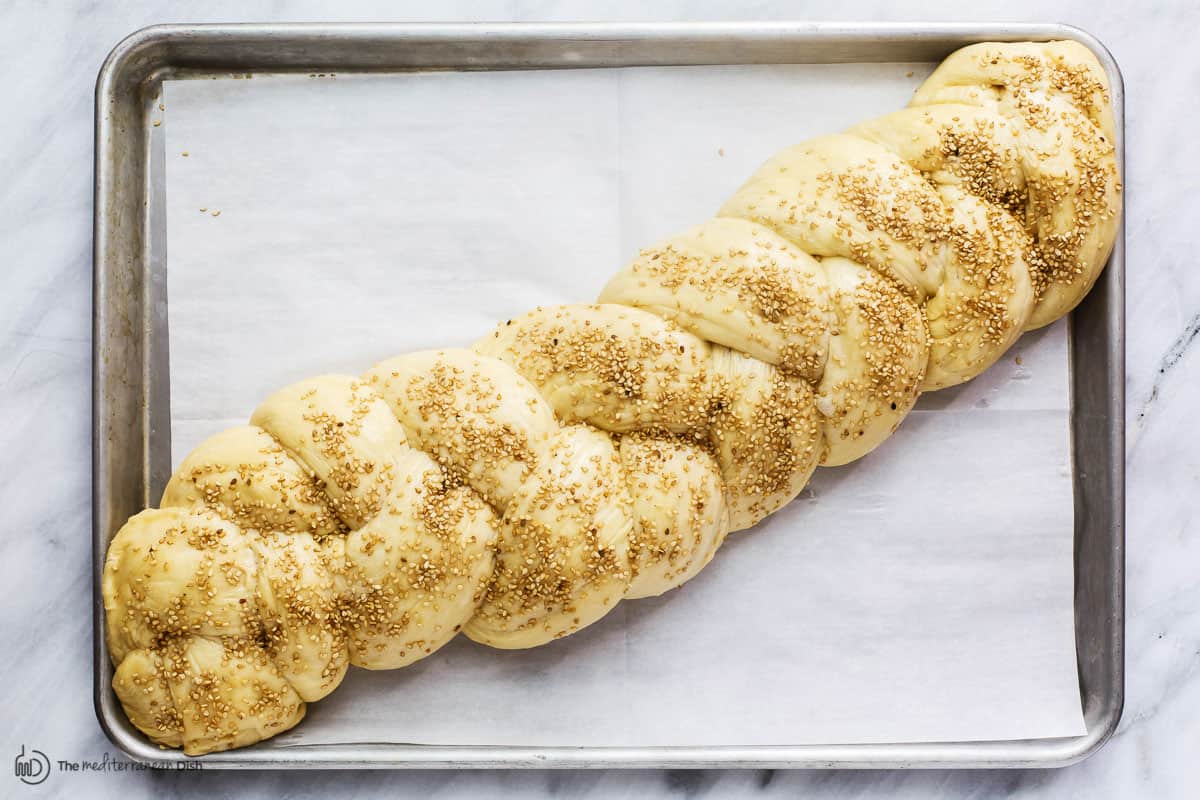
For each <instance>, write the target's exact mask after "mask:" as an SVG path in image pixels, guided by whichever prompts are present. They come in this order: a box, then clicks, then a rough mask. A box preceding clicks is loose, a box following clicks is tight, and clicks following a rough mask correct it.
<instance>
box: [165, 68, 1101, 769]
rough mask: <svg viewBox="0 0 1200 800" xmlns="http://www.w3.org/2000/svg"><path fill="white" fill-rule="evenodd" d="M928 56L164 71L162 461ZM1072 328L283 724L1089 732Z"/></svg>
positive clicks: (557, 739) (612, 244)
mask: <svg viewBox="0 0 1200 800" xmlns="http://www.w3.org/2000/svg"><path fill="white" fill-rule="evenodd" d="M928 71H929V66H928V65H921V64H917V65H903V64H890V65H855V66H789V67H723V68H683V69H638V70H616V71H597V70H583V71H571V72H559V73H555V72H520V73H473V74H457V73H438V74H423V75H395V76H375V77H369V76H346V75H336V76H330V75H326V76H323V77H317V76H313V77H306V76H290V77H282V76H255V77H254V78H253V79H241V80H233V79H229V80H196V81H171V82H168V83H167V84H166V86H165V93H164V106H165V111H164V112H163V115H162V117H163V123H162V124H163V125H165V126H166V133H167V136H166V141H167V153H166V158H167V178H168V188H167V197H168V258H169V277H168V281H169V298H170V299H169V317H170V361H171V401H172V404H171V405H172V438H173V457H174V459H175V463H178V461H179V460H180V459H181V458H182V457H183V456H184V455H185V454H186V453H187V452H188V450H190V449H191V448H192V447H193V446H194V445H195V444H196V443H198V442H199V441H200V440H201V439H203V438H204V437H205V436H208V435H210V434H212V433H214V432H216V431H218V430H220V429H222V428H224V427H227V426H229V425H234V424H242V423H244V421H245V420H246V418H247V417H248V416H249V414H250V412H251V411H252V410H253V408H254V407H255V405H256V404H257V403H258V402H260V401H261V400H262V399H263V398H265V397H266V396H267V395H268V394H269V393H270V392H272V391H274V390H275V389H276V388H278V387H281V386H283V385H285V384H287V383H289V382H291V381H294V380H298V379H300V378H303V377H306V376H310V375H315V374H319V373H322V372H342V373H350V374H356V373H359V372H361V371H363V370H364V369H366V368H367V367H369V366H370V365H371V364H372V363H374V362H375V361H377V360H379V359H382V358H385V357H388V356H391V355H394V354H396V353H400V352H404V351H408V350H414V349H421V348H429V347H440V346H453V345H458V346H462V345H467V344H469V343H470V342H471V341H473V340H474V339H476V338H478V337H479V336H481V335H482V334H484V333H486V332H487V331H488V330H490V328H491V327H492V325H494V324H495V323H496V322H497V321H500V320H503V319H505V318H507V317H510V316H513V315H515V314H518V313H521V312H523V311H526V310H528V309H530V308H532V307H533V306H536V305H539V304H555V303H565V302H589V301H591V300H592V299H593V298H594V297H595V295H596V294H597V292H598V291H599V289H600V288H601V287H602V286H603V284H604V283H605V282H606V280H607V279H608V277H609V276H610V275H611V274H612V273H613V272H614V271H615V270H616V269H617V268H618V266H619V265H620V264H621V263H622V262H623V261H625V260H627V259H628V258H629V257H631V256H632V255H633V254H634V252H635V251H636V250H637V248H638V247H642V246H646V245H649V244H651V243H653V242H654V241H655V240H657V239H659V238H661V237H662V236H665V235H667V234H669V233H671V232H673V231H675V230H677V229H680V228H683V227H686V226H688V225H691V224H694V223H697V222H700V221H702V220H703V219H705V218H706V217H708V216H710V215H711V214H712V213H713V211H714V210H715V209H716V208H717V207H718V206H719V205H720V203H721V201H722V200H723V199H724V198H725V197H726V196H728V195H729V194H730V193H731V192H732V191H733V190H734V189H735V188H736V187H737V186H738V185H739V184H740V182H741V181H743V180H744V179H745V178H746V177H748V176H749V175H750V173H751V172H752V171H753V169H754V168H755V167H756V166H757V165H758V164H759V163H760V162H761V161H763V160H764V159H765V158H766V157H767V156H769V155H770V154H771V153H773V152H774V151H775V150H777V149H779V148H781V147H784V146H786V145H788V144H791V143H794V142H797V141H800V140H802V139H805V138H807V137H810V136H813V135H818V134H822V133H827V132H831V131H836V130H839V129H842V128H845V127H846V126H848V125H850V124H852V123H854V122H857V121H859V120H862V119H866V118H868V117H871V116H876V115H879V114H883V113H886V112H888V111H891V110H893V109H896V108H899V107H901V106H902V105H903V104H904V103H906V102H907V100H908V98H909V96H910V94H911V91H912V89H913V88H914V87H915V86H916V85H917V84H918V83H919V81H920V80H921V79H922V78H923V77H924V76H925V75H926V74H928ZM1067 374H1068V373H1067V353H1066V333H1065V327H1064V326H1063V325H1062V324H1059V325H1056V326H1053V327H1052V328H1050V329H1049V330H1046V331H1042V332H1038V333H1035V334H1031V335H1027V336H1026V337H1025V338H1024V339H1023V340H1022V341H1021V343H1020V344H1019V345H1018V346H1017V347H1016V348H1015V349H1014V350H1013V351H1012V352H1011V353H1010V354H1009V355H1007V356H1006V357H1005V358H1004V360H1003V362H1002V363H1000V364H998V365H997V366H996V367H994V368H993V369H992V370H991V371H990V372H989V373H987V374H986V375H984V376H983V377H981V378H979V379H977V380H976V381H974V382H973V383H972V384H970V385H968V386H965V387H961V388H959V389H954V390H948V391H944V392H941V393H937V394H934V395H928V396H926V397H925V398H924V399H923V400H922V402H921V404H920V405H919V407H918V410H917V411H915V412H914V413H913V414H912V415H911V416H910V417H909V419H908V420H907V421H906V422H905V423H904V424H903V426H902V427H901V429H900V431H899V432H898V433H897V434H896V435H895V436H894V437H893V438H892V439H891V440H889V441H888V442H887V443H886V444H885V445H884V446H882V447H881V448H879V450H877V451H876V452H875V453H873V454H872V455H870V456H868V457H867V458H865V459H863V460H861V461H859V462H857V463H855V464H853V465H851V466H848V467H844V468H839V469H827V470H826V469H823V470H818V472H817V475H816V477H815V478H814V480H813V481H812V484H811V485H810V487H809V488H808V489H807V490H806V491H805V492H804V494H803V495H802V496H801V497H800V498H799V499H798V500H797V501H796V502H795V503H793V504H792V505H791V506H790V507H789V508H787V509H785V510H784V511H782V512H780V513H778V514H776V515H775V516H774V517H772V518H770V519H769V520H768V521H767V522H766V523H764V524H762V525H760V526H759V527H758V528H757V529H755V530H751V531H748V532H745V533H741V534H737V535H735V536H733V537H731V539H730V541H729V542H728V543H727V544H726V545H725V547H724V548H723V549H722V550H721V552H720V553H718V555H717V558H716V559H715V560H714V562H713V564H712V565H710V566H709V567H708V568H707V569H706V570H705V571H704V572H703V573H702V574H701V575H700V576H699V577H698V578H696V579H695V580H693V581H692V582H691V583H689V584H687V585H686V586H685V587H683V588H682V589H681V590H678V591H675V592H672V593H669V594H668V595H666V596H664V597H662V598H657V599H652V600H641V601H636V602H626V603H621V604H620V605H619V606H618V608H617V610H616V611H614V612H613V613H611V614H610V615H609V616H608V617H606V618H605V619H604V620H602V621H601V622H600V623H598V624H596V625H594V626H592V627H591V628H589V629H587V630H585V631H583V632H581V633H579V634H577V635H575V636H571V637H569V638H567V639H565V640H562V641H559V642H556V643H554V644H551V645H548V646H545V647H542V648H538V649H535V650H532V651H525V652H503V651H493V650H489V649H487V648H484V647H481V646H478V645H475V644H472V643H471V642H469V641H467V640H466V639H464V638H462V637H460V638H459V639H457V640H455V641H454V642H453V643H451V644H450V645H449V646H447V647H446V648H444V649H443V650H442V651H441V652H439V653H437V654H435V655H434V656H432V657H430V658H427V659H425V660H424V661H422V662H420V663H418V664H417V665H414V666H412V667H409V668H407V669H403V670H399V671H393V672H382V673H368V672H365V671H362V670H352V671H351V674H350V675H349V677H348V678H347V680H346V682H345V684H344V685H343V686H342V687H341V688H340V689H338V691H336V692H335V693H334V694H333V695H332V696H330V697H329V698H327V699H326V700H324V701H322V702H320V703H318V704H316V705H315V706H312V707H311V708H310V711H309V719H308V720H307V721H306V722H305V723H304V724H303V725H301V726H299V727H298V728H296V729H295V730H294V731H293V732H291V733H289V734H287V735H286V737H287V740H288V741H292V742H309V743H317V742H367V741H402V742H419V743H439V744H510V745H520V744H527V745H555V744H557V745H656V744H675V745H703V744H805V743H846V742H888V741H913V742H915V741H950V740H983V739H1009V738H1030V737H1044V736H1068V735H1077V734H1081V733H1083V732H1084V726H1083V720H1082V716H1081V711H1080V701H1079V687H1078V683H1077V677H1076V666H1075V646H1074V633H1073V615H1072V580H1073V579H1072V500H1071V474H1070V459H1069V451H1068V402H1069V401H1068V384H1067Z"/></svg>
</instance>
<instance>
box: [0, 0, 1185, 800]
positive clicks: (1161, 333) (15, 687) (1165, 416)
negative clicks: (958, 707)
mask: <svg viewBox="0 0 1200 800" xmlns="http://www.w3.org/2000/svg"><path fill="white" fill-rule="evenodd" d="M330 18H337V19H347V20H351V19H354V20H378V19H393V20H400V19H457V20H466V19H516V20H536V19H548V20H553V19H589V18H590V19H730V18H747V19H789V18H790V19H854V18H858V19H1009V20H1012V19H1031V20H1044V21H1065V22H1071V23H1074V24H1077V25H1080V26H1082V27H1084V28H1086V29H1088V30H1089V31H1091V32H1092V33H1094V34H1096V35H1097V36H1099V37H1100V38H1101V39H1102V40H1103V41H1104V42H1106V43H1107V44H1108V45H1109V47H1110V48H1111V49H1112V50H1113V52H1114V54H1115V56H1116V58H1117V60H1118V62H1119V63H1120V65H1121V67H1122V69H1123V71H1124V74H1125V81H1126V90H1127V106H1126V114H1127V154H1128V168H1127V175H1126V199H1127V204H1128V205H1127V216H1126V227H1127V248H1128V298H1127V308H1128V341H1127V351H1128V381H1127V395H1128V409H1129V410H1128V420H1127V422H1128V434H1127V449H1128V452H1127V461H1128V642H1127V648H1128V656H1127V665H1128V666H1127V669H1128V677H1127V693H1126V708H1125V716H1124V720H1123V722H1122V724H1121V727H1120V729H1119V731H1118V732H1117V735H1116V736H1115V737H1114V739H1113V740H1112V741H1111V742H1110V743H1109V744H1108V745H1107V746H1106V747H1105V748H1104V749H1103V750H1102V751H1101V752H1100V753H1099V754H1097V755H1096V756H1094V757H1093V758H1092V759H1090V760H1089V761H1087V762H1085V763H1084V764H1082V765H1079V766H1076V767H1073V768H1069V769H1066V770H1059V771H1052V772H1034V771H1030V772H964V773H949V772H889V773H870V772H848V773H820V772H683V771H667V772H624V773H622V772H606V773H583V772H581V773H569V772H523V773H496V772H472V773H434V772H421V773H399V772H395V773H306V774H286V773H279V772H268V773H216V772H210V773H195V772H193V773H187V774H175V773H157V772H146V771H112V770H111V768H110V769H109V771H105V772H102V773H95V772H77V773H73V772H67V771H63V770H62V769H61V768H60V767H59V765H58V762H59V761H60V760H62V761H72V762H80V761H84V760H87V761H102V760H103V759H104V758H105V756H106V754H107V757H108V759H109V760H110V761H112V760H114V759H117V760H119V757H118V756H117V753H116V750H115V748H114V747H112V746H111V745H110V744H109V743H108V742H107V741H106V740H105V738H104V736H103V734H102V732H101V731H100V729H99V727H98V725H97V724H96V721H95V717H94V715H93V712H92V705H91V635H92V632H91V616H90V607H89V599H90V589H91V587H90V572H89V569H90V559H91V553H90V547H89V529H90V491H91V468H90V368H91V363H90V349H91V341H90V324H91V299H90V298H91V254H90V242H91V221H90V220H91V149H92V87H93V81H94V78H95V74H96V71H97V69H98V68H99V65H100V62H101V61H102V59H103V57H104V55H105V54H106V53H107V52H108V50H109V49H110V48H111V47H112V45H113V44H115V42H116V41H117V40H118V39H120V38H121V37H122V36H123V35H124V34H126V33H128V32H130V31H132V30H134V29H135V28H138V27H141V26H142V25H146V24H150V23H153V22H168V21H213V22H217V21H220V22H230V21H238V20H247V21H249V20H255V21H261V20H326V19H330ZM1197 30H1200V7H1197V6H1196V5H1195V4H1194V3H1192V2H1188V0H1179V2H1162V1H1161V0H1159V1H1158V2H1147V3H1143V4H1140V5H1137V6H1132V5H1130V4H1116V3H1111V2H1102V1H1101V0H1055V1H1051V2H1037V1H1036V0H1007V2H979V3H974V4H970V5H965V4H962V3H959V2H955V0H924V2H922V3H920V4H919V5H913V6H911V7H899V6H896V5H893V4H892V3H889V2H885V1H884V0H863V1H861V2H858V1H855V0H847V2H843V3H839V4H836V5H832V6H831V5H829V4H819V3H814V2H802V1H798V2H769V1H764V2H751V3H744V4H740V5H738V6H737V7H726V6H725V5H723V4H720V3H718V2H715V1H714V0H696V1H694V2H685V1H683V0H679V1H677V2H662V3H655V4H650V3H640V2H607V3H599V2H587V3H567V2H557V1H556V0H544V1H543V2H536V0H530V1H529V2H517V0H511V1H509V2H504V1H503V0H498V1H497V2H478V3H468V2H450V3H441V4H415V3H405V4H396V3H388V2H344V3H339V4H338V5H336V6H327V5H323V4H320V3H315V2H301V3H284V2H267V1H266V0H245V1H243V2H225V1H224V0H214V1H213V2H209V3H206V4H204V5H203V6H182V5H175V4H171V3H168V2H163V1H162V0H126V1H125V2H114V3H105V4H100V3H88V2H78V1H76V2H62V3H58V4H54V5H51V4H43V3H38V2H32V0H15V1H14V0H10V2H8V3H6V4H0V99H2V100H3V101H4V108H5V111H4V114H3V117H0V269H3V270H4V273H3V274H4V277H5V291H4V292H2V293H0V331H2V332H0V419H2V420H3V423H4V424H3V425H2V426H0V452H2V453H3V456H2V457H0V496H2V497H3V500H4V503H3V508H4V510H5V512H6V523H7V528H6V532H5V533H4V535H3V543H4V555H5V557H4V559H3V560H2V561H0V586H3V587H4V590H5V602H4V603H2V604H0V633H2V635H3V645H4V653H5V656H6V657H5V658H4V659H3V661H2V662H0V682H2V683H0V685H3V686H4V687H5V694H4V703H3V706H2V707H0V730H2V731H3V735H2V742H0V743H2V744H3V746H4V747H6V748H7V750H5V751H0V754H4V755H6V757H8V758H13V757H15V756H16V755H18V754H19V753H20V752H21V748H22V747H23V746H24V747H26V748H28V749H30V750H31V749H33V748H37V749H38V750H40V751H42V752H44V753H45V754H46V756H47V757H48V758H49V759H50V760H51V762H52V764H53V769H54V771H53V773H52V774H51V775H50V777H49V778H48V779H47V780H46V782H45V783H43V784H41V785H39V786H37V787H26V786H23V785H21V783H20V782H19V781H18V780H17V779H16V778H15V777H13V776H12V774H11V772H10V770H9V768H8V767H7V766H6V767H4V768H3V769H0V772H2V773H4V774H0V796H5V797H15V798H19V797H25V796H72V797H77V796H86V797H92V796H95V797H100V796H124V797H148V796H156V797H160V798H170V797H175V796H192V795H204V796H209V797H225V796H234V795H240V794H243V793H246V794H249V795H254V796H288V797H326V796H337V797H367V796H375V795H378V794H384V793H386V794H388V795H393V796H394V795H400V796H404V795H422V796H429V797H438V798H440V797H493V796H496V797H499V796H523V797H524V796H537V795H542V794H550V795H555V796H563V797H646V796H654V795H662V796H680V797H683V796H689V797H690V796H707V797H735V796H763V797H788V796H794V795H796V794H800V793H804V794H807V795H812V796H821V797H826V796H827V797H837V798H858V797H900V798H909V797H911V798H930V797H975V798H983V797H1008V796H1015V797H1030V798H1031V797H1039V798H1040V797H1046V798H1069V797H1085V796H1086V797H1089V798H1091V797H1097V798H1099V797H1119V798H1135V797H1154V798H1170V797H1191V796H1195V793H1196V791H1197V789H1196V788H1195V787H1196V784H1197V783H1198V782H1200V759H1198V758H1197V748H1198V747H1200V714H1197V709H1198V708H1200V577H1197V576H1198V575H1200V523H1198V522H1197V517H1198V514H1197V512H1198V511H1200V459H1198V458H1197V456H1196V452H1197V443H1198V436H1197V429H1196V425H1195V422H1194V411H1193V409H1194V407H1195V404H1196V403H1197V402H1198V401H1200V384H1198V383H1197V381H1196V380H1195V376H1196V375H1197V370H1198V369H1200V361H1198V359H1200V356H1198V355H1197V352H1198V351H1200V344H1197V342H1200V271H1198V270H1196V269H1195V267H1194V264H1193V261H1194V256H1193V254H1192V250H1193V249H1194V247H1195V245H1194V241H1193V239H1192V237H1193V236H1195V235H1196V233H1197V231H1196V221H1197V220H1198V219H1200V157H1197V155H1196V149H1195V131H1196V129H1197V126H1198V125H1200V108H1198V107H1197V105H1196V100H1195V86H1196V85H1198V83H1200V50H1198V49H1197V48H1196V46H1195V43H1194V41H1193V40H1194V36H1195V33H1196V31H1197Z"/></svg>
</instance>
